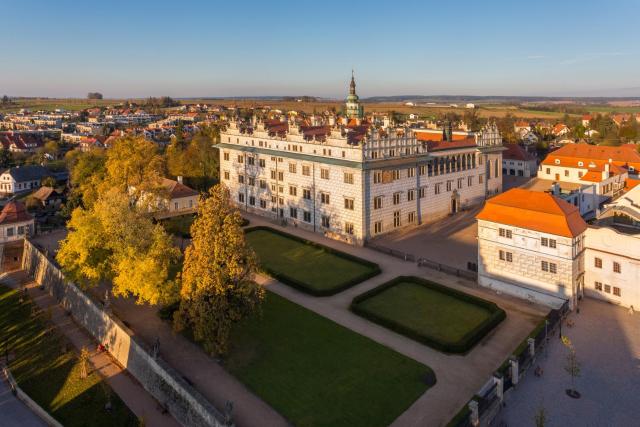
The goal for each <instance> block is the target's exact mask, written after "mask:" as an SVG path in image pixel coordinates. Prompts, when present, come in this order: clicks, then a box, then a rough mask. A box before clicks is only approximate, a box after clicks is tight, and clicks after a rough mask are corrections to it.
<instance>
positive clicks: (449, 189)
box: [447, 181, 453, 191]
mask: <svg viewBox="0 0 640 427" xmlns="http://www.w3.org/2000/svg"><path fill="white" fill-rule="evenodd" d="M452 184H453V181H447V191H451V185H452Z"/></svg>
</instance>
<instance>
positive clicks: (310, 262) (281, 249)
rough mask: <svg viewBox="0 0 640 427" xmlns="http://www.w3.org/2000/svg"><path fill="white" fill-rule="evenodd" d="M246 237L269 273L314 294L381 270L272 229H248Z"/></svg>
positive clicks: (344, 285)
mask: <svg viewBox="0 0 640 427" xmlns="http://www.w3.org/2000/svg"><path fill="white" fill-rule="evenodd" d="M246 238H247V242H248V243H249V245H251V247H252V248H253V249H254V251H255V252H256V254H257V255H258V258H259V260H260V264H261V267H262V268H263V269H264V270H265V271H266V272H267V273H269V274H270V275H272V276H274V277H275V278H277V279H278V280H280V281H282V282H283V283H286V284H288V285H291V286H295V287H297V288H299V289H301V290H303V291H306V292H309V293H311V294H314V295H331V294H334V293H336V292H338V291H341V290H343V289H345V288H347V287H349V286H353V285H355V284H357V283H360V282H362V281H364V280H366V279H368V278H370V277H373V276H375V275H376V274H378V273H379V268H378V266H377V265H376V264H373V263H370V262H367V261H364V260H360V259H357V258H355V257H349V256H348V255H347V254H343V253H341V252H338V251H331V250H329V249H328V248H326V247H324V246H321V245H315V244H312V243H309V242H305V241H302V239H297V238H295V237H294V236H291V235H288V234H285V233H279V232H275V231H274V230H272V229H268V228H255V229H249V230H248V231H247V234H246Z"/></svg>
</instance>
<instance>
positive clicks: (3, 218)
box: [0, 200, 33, 224]
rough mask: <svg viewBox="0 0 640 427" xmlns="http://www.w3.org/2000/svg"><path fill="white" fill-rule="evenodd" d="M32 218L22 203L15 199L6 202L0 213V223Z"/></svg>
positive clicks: (11, 222)
mask: <svg viewBox="0 0 640 427" xmlns="http://www.w3.org/2000/svg"><path fill="white" fill-rule="evenodd" d="M32 219H33V217H32V216H31V215H30V214H29V213H28V212H27V209H26V208H25V207H24V205H23V204H22V203H20V202H18V201H15V200H14V201H11V202H9V203H7V204H6V206H5V207H4V208H3V209H2V213H0V224H13V223H16V222H24V221H31V220H32Z"/></svg>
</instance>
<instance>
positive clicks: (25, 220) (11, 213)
mask: <svg viewBox="0 0 640 427" xmlns="http://www.w3.org/2000/svg"><path fill="white" fill-rule="evenodd" d="M34 232H35V227H34V220H33V217H32V216H31V215H30V214H29V213H28V212H27V210H26V208H25V206H24V205H23V204H22V203H21V202H18V201H11V202H9V203H7V204H6V205H5V207H4V208H3V209H2V212H1V213H0V243H7V242H11V241H13V240H18V239H23V238H25V237H26V236H30V235H32V234H33V233H34Z"/></svg>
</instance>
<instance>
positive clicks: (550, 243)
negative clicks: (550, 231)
mask: <svg viewBox="0 0 640 427" xmlns="http://www.w3.org/2000/svg"><path fill="white" fill-rule="evenodd" d="M549 247H550V248H551V249H555V248H556V239H549Z"/></svg>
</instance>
